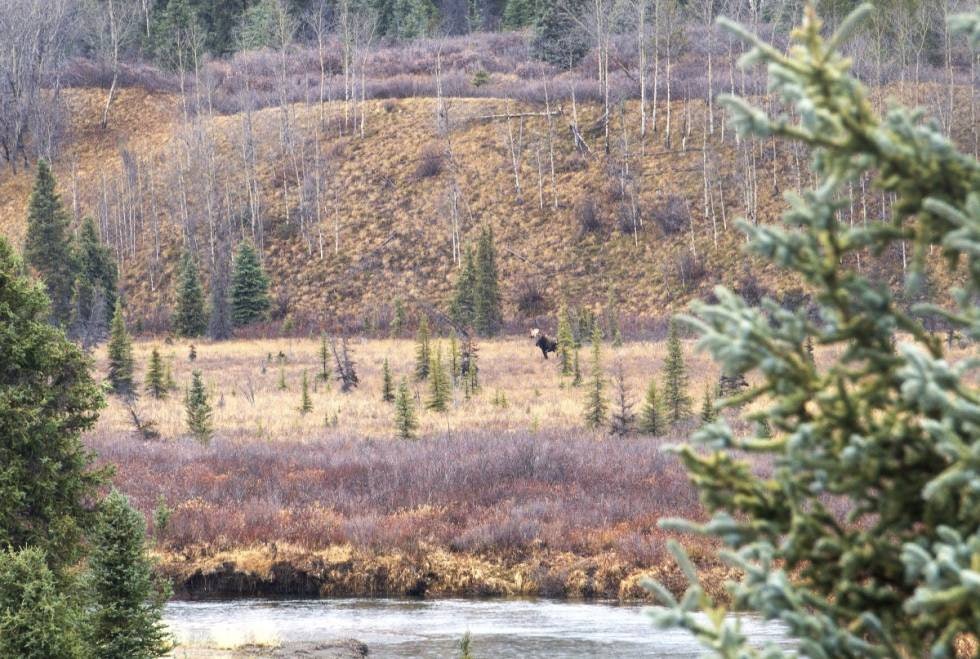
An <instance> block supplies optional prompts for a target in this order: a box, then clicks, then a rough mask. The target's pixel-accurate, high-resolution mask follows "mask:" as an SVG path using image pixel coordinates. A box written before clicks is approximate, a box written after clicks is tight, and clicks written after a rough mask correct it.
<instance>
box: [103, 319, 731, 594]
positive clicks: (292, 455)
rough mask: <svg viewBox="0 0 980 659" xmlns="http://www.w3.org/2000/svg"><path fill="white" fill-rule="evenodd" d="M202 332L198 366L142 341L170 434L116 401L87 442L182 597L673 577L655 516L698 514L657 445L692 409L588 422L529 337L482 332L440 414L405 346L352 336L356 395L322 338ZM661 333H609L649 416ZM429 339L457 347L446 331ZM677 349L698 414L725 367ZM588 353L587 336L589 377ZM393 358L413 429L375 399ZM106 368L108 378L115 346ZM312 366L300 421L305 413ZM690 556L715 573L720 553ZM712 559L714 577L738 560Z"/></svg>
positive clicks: (596, 586)
mask: <svg viewBox="0 0 980 659" xmlns="http://www.w3.org/2000/svg"><path fill="white" fill-rule="evenodd" d="M194 345H195V352H196V358H195V359H194V360H193V361H191V360H190V359H189V353H190V343H189V342H187V341H178V342H174V343H165V342H163V341H155V342H145V341H144V342H137V343H136V344H135V346H134V353H135V357H136V363H137V365H138V370H137V381H138V382H139V383H140V384H141V385H142V384H143V382H144V381H145V377H144V376H145V368H146V364H147V362H148V359H149V354H150V351H151V350H152V349H153V347H156V348H158V349H159V350H160V352H161V355H162V356H163V358H164V361H165V362H166V363H168V364H169V366H170V370H171V374H172V377H173V380H174V382H175V384H176V389H175V390H174V391H171V392H170V394H169V395H168V396H167V397H166V398H165V399H162V400H155V399H153V398H151V397H150V396H149V395H148V394H146V393H143V394H142V395H141V397H140V399H139V401H138V402H137V403H136V405H135V409H136V411H137V414H138V415H139V417H140V418H141V419H142V421H143V422H146V421H151V422H152V423H153V424H154V425H155V429H156V430H157V431H158V432H159V433H160V437H159V439H157V440H153V441H144V440H143V439H141V438H139V436H138V435H137V433H136V432H135V430H134V426H133V421H132V417H131V415H130V411H129V409H128V408H127V406H126V405H125V404H124V403H123V402H122V401H121V400H120V399H118V398H115V397H110V398H109V401H108V408H107V409H106V410H104V411H103V413H102V415H101V417H100V419H99V421H98V425H97V426H96V428H95V429H94V430H93V431H92V432H91V433H90V434H89V435H88V437H87V442H88V444H89V446H90V447H92V448H93V449H95V450H96V451H97V452H98V454H99V456H100V459H101V460H103V461H105V462H108V463H112V464H115V465H117V466H118V469H117V476H116V479H115V482H116V485H117V487H119V488H120V489H122V490H123V491H124V492H126V493H127V494H128V495H129V496H130V497H131V499H132V500H133V502H134V504H135V505H137V507H139V508H140V509H141V510H142V511H143V513H144V514H145V515H146V516H147V519H148V520H149V521H150V526H151V532H152V534H153V536H154V538H155V539H156V547H157V552H158V553H159V557H160V558H161V566H162V569H163V570H164V571H165V572H166V573H167V574H169V575H170V576H172V577H173V578H174V579H175V581H176V582H177V584H178V592H181V589H182V588H183V589H185V590H186V591H188V592H193V593H196V592H200V591H201V590H205V591H209V592H211V591H220V592H227V591H228V590H229V589H230V590H233V591H235V592H244V593H255V592H262V593H265V592H282V590H283V589H285V590H286V591H288V592H296V591H299V592H302V593H306V594H312V593H316V594H358V595H360V594H418V593H419V592H427V593H431V594H547V595H554V596H604V597H618V596H621V597H630V598H632V597H640V596H642V595H643V591H642V589H640V588H639V586H638V580H639V576H640V574H641V573H643V572H644V571H649V570H651V569H658V570H664V571H673V567H671V565H670V562H669V560H668V559H667V557H666V555H665V552H664V540H665V534H664V532H662V531H660V530H658V529H657V528H656V521H657V519H659V518H660V517H662V516H665V515H688V516H697V515H698V514H699V505H698V502H697V497H696V495H695V493H694V491H693V488H691V487H690V486H689V484H688V482H687V479H686V476H685V475H684V472H683V470H682V469H681V467H680V465H679V463H678V461H677V460H676V459H675V458H674V457H673V456H671V455H670V454H669V453H667V452H665V451H664V450H663V448H664V446H665V445H667V444H670V443H672V442H676V441H679V440H680V439H682V438H683V437H684V436H685V435H686V434H687V433H688V431H689V430H690V429H691V428H693V427H694V423H695V420H694V419H693V418H692V420H691V421H690V422H689V423H686V424H682V426H680V427H677V428H675V429H673V430H672V431H671V432H670V433H668V434H667V435H666V436H664V437H648V436H643V435H635V436H632V437H629V438H626V439H614V438H611V437H610V436H609V434H608V432H607V431H606V430H605V429H600V430H598V431H592V430H588V429H587V428H586V427H585V423H584V418H583V413H584V400H585V387H584V386H580V387H573V386H572V385H571V378H564V379H563V378H561V377H560V375H559V371H558V363H557V360H556V359H555V358H554V355H552V356H551V359H549V360H547V361H546V360H544V359H543V358H542V356H541V353H540V351H539V350H538V349H537V348H535V347H534V345H533V343H532V341H531V340H530V339H528V338H508V339H502V340H496V341H486V342H483V343H480V344H479V353H478V354H479V362H478V363H479V379H480V389H479V391H478V392H477V394H476V395H474V396H472V397H471V398H469V399H467V398H466V397H465V395H464V392H463V389H462V388H456V389H455V390H454V402H453V403H452V404H451V406H450V408H449V410H448V411H447V412H446V413H436V412H432V411H428V410H426V409H425V401H426V399H427V398H428V395H429V394H428V387H429V385H428V383H427V382H416V381H415V380H414V378H413V374H414V364H415V344H414V342H413V341H411V340H407V339H404V340H402V339H397V340H361V339H353V340H352V341H351V343H350V349H351V353H352V358H353V359H354V361H355V362H356V368H357V373H358V375H359V378H360V386H359V387H358V388H357V389H355V390H354V391H352V392H351V393H348V394H344V393H341V392H340V388H339V385H338V383H337V382H335V381H331V382H327V383H324V382H322V381H319V380H318V379H317V377H316V376H317V374H318V373H319V372H320V370H321V365H320V356H319V351H320V342H319V340H315V339H285V338H283V339H266V340H254V341H246V340H236V341H231V342H223V343H208V342H203V341H202V342H195V344H194ZM665 346H666V344H665V343H652V342H629V343H626V344H624V345H622V346H620V347H613V346H611V345H608V344H607V345H605V346H603V369H604V371H605V372H606V374H607V397H608V399H609V401H610V403H611V404H612V402H613V401H612V399H613V397H614V396H613V394H614V391H613V379H612V377H611V374H612V373H613V372H614V370H616V369H617V368H618V365H620V364H621V365H622V368H623V371H624V375H625V382H626V385H627V388H628V390H629V397H630V399H631V400H632V402H633V403H634V408H633V409H634V412H636V413H639V411H640V409H641V407H642V398H643V394H644V392H645V389H646V386H647V384H648V382H649V380H650V378H651V376H653V375H654V374H657V373H659V371H660V369H661V366H662V363H663V360H664V357H665ZM436 347H439V348H441V349H442V350H443V351H444V357H445V353H448V350H449V343H448V341H445V340H434V341H433V348H434V349H435V348H436ZM685 352H686V353H687V362H688V368H689V372H690V379H691V395H692V398H693V399H694V401H693V403H694V404H693V407H694V408H695V410H696V409H697V407H698V404H699V397H700V395H701V394H702V392H703V390H704V387H705V384H706V383H714V382H716V381H717V376H718V373H717V369H716V367H715V366H714V365H713V364H711V363H710V362H709V360H708V359H707V358H706V357H705V356H703V355H696V354H694V353H693V346H692V345H691V344H686V345H685ZM280 353H282V355H283V357H279V355H280ZM590 355H591V352H590V348H589V346H583V348H582V349H581V354H580V360H581V368H582V371H583V379H584V380H585V381H587V378H588V372H589V359H590ZM386 358H387V359H388V360H389V363H390V367H391V370H392V374H393V376H394V379H395V382H396V383H397V382H398V381H399V380H400V379H401V378H402V377H405V378H407V379H408V381H409V382H410V383H411V388H412V392H413V394H414V396H415V405H416V412H417V414H418V418H419V422H420V428H419V438H418V439H416V440H400V439H397V438H396V432H395V426H394V406H393V405H392V404H389V403H384V402H382V400H381V382H382V375H381V368H382V363H383V361H384V360H385V359H386ZM96 361H97V363H98V366H99V368H100V370H102V371H103V372H104V370H105V367H106V361H105V354H104V351H103V350H100V351H99V352H98V353H96ZM192 370H200V371H201V372H202V374H203V377H204V380H205V382H206V384H207V387H208V390H209V393H210V399H211V403H212V405H213V409H214V412H213V423H214V430H215V433H214V438H213V439H212V440H211V442H210V443H209V444H208V445H202V444H201V443H199V442H197V441H195V440H194V439H193V438H192V437H191V436H190V435H189V433H188V432H187V428H186V424H185V412H184V406H183V391H184V389H185V388H186V387H187V385H188V383H189V380H190V374H191V371H192ZM304 372H305V373H306V374H307V377H308V382H309V387H310V396H311V398H312V403H313V411H312V412H310V413H308V414H302V413H301V412H300V411H299V407H300V400H301V383H302V379H303V373H304ZM332 374H333V370H332V365H331V375H332ZM283 383H285V389H283V388H282V384H283ZM161 501H163V502H165V507H166V509H168V510H169V512H170V518H169V520H168V521H167V524H166V528H165V529H163V530H161V529H158V528H156V522H157V520H158V518H156V517H155V515H154V511H155V509H157V508H158V507H159V505H160V503H161ZM694 551H695V554H696V555H697V556H700V557H702V558H703V559H704V561H705V562H706V563H705V566H706V568H707V569H709V570H710V569H712V565H714V563H715V562H714V559H713V557H712V556H711V555H710V554H711V549H710V548H707V549H706V548H705V547H703V546H702V547H700V548H695V549H694ZM284 565H285V566H288V572H289V574H290V577H289V579H284V577H283V574H282V572H283V566H284ZM276 566H279V567H276ZM337 566H341V568H342V569H341V568H338V567H337ZM715 569H716V574H717V575H718V577H719V578H718V584H717V585H718V586H720V581H721V575H723V574H727V570H726V569H725V568H723V567H721V566H715ZM297 573H300V574H302V575H303V576H302V577H301V578H300V577H297V576H296V574H297ZM662 576H663V575H662ZM674 576H675V577H676V579H677V581H676V583H677V585H678V588H680V587H681V586H682V584H683V581H682V580H681V579H680V575H679V574H677V575H674ZM663 578H665V579H667V580H668V581H670V580H671V578H672V577H671V575H669V574H668V575H666V576H663ZM181 584H183V586H182V585H181Z"/></svg>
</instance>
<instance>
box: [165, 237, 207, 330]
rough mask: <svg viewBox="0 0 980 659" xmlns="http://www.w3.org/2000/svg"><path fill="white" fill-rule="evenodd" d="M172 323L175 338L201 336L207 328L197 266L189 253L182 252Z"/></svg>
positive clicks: (202, 292)
mask: <svg viewBox="0 0 980 659" xmlns="http://www.w3.org/2000/svg"><path fill="white" fill-rule="evenodd" d="M173 322H174V332H175V333H176V334H177V336H187V337H193V336H201V335H202V334H204V332H205V331H207V328H208V319H207V314H206V313H205V311H204V291H203V290H202V288H201V280H200V278H199V277H198V274H197V265H196V264H195V263H194V258H193V257H192V256H191V254H190V252H184V254H183V256H181V259H180V272H179V274H178V279H177V307H176V309H175V310H174V321H173Z"/></svg>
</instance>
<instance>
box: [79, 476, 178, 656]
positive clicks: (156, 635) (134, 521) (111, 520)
mask: <svg viewBox="0 0 980 659" xmlns="http://www.w3.org/2000/svg"><path fill="white" fill-rule="evenodd" d="M145 544H146V522H144V520H143V516H142V515H141V514H140V513H138V512H137V511H135V510H133V508H132V507H131V506H130V505H129V502H128V501H127V500H126V498H125V497H124V496H123V495H122V494H120V493H119V492H117V491H116V490H113V491H112V492H111V493H110V494H109V496H108V497H106V498H105V500H104V501H103V502H102V505H101V506H100V511H99V516H98V523H97V524H96V527H95V531H94V533H93V534H92V552H91V557H90V558H89V570H90V574H89V581H90V587H91V589H92V594H93V603H94V607H95V608H94V611H92V623H91V624H92V649H93V651H94V655H95V656H98V657H101V658H105V659H152V658H153V657H162V656H165V655H167V654H169V652H170V651H171V650H172V649H173V642H172V640H171V638H170V634H169V633H168V631H167V627H166V625H165V624H164V623H163V620H162V617H163V606H164V604H165V602H166V600H167V597H168V595H169V592H168V590H169V589H168V588H167V587H166V586H165V585H164V583H163V582H162V581H160V580H158V579H156V578H154V576H153V570H152V566H151V564H150V561H149V559H148V558H147V555H146V546H145Z"/></svg>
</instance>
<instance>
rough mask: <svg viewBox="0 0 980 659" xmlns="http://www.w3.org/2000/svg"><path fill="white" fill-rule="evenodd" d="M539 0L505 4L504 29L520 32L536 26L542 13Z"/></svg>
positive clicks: (514, 1)
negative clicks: (530, 26)
mask: <svg viewBox="0 0 980 659" xmlns="http://www.w3.org/2000/svg"><path fill="white" fill-rule="evenodd" d="M540 4H541V3H539V2H538V0H507V2H506V4H504V16H503V27H504V28H506V29H508V30H519V29H521V28H524V27H528V26H529V25H534V23H535V21H537V20H538V15H539V12H540Z"/></svg>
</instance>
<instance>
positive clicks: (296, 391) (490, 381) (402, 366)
mask: <svg viewBox="0 0 980 659" xmlns="http://www.w3.org/2000/svg"><path fill="white" fill-rule="evenodd" d="M190 343H191V342H189V341H177V342H175V343H173V344H166V343H164V342H162V341H157V342H138V343H137V344H136V345H135V348H134V355H135V358H136V363H137V365H138V372H137V380H138V381H139V382H140V384H141V386H142V384H143V382H144V380H145V368H146V364H147V362H148V360H149V353H150V351H151V350H152V349H153V347H154V346H155V347H157V348H158V349H159V350H160V353H161V356H163V358H164V360H165V361H169V363H170V364H171V369H172V374H173V377H174V379H175V381H176V382H177V384H178V387H179V389H180V390H179V391H175V392H171V393H170V395H169V396H168V397H167V398H166V399H163V400H154V399H152V398H151V397H150V396H148V395H146V394H143V396H142V398H141V399H140V401H139V403H138V404H137V408H138V409H139V411H140V413H141V415H143V416H144V417H145V418H146V419H149V420H152V421H154V422H155V423H156V424H157V429H158V430H159V431H160V432H161V434H162V436H163V437H164V438H166V439H172V438H177V437H181V436H184V435H185V434H186V432H187V429H186V423H185V418H184V405H183V390H184V388H185V387H186V386H187V384H188V383H189V381H190V374H191V371H192V370H200V371H201V372H202V374H203V376H204V380H205V382H206V383H207V386H208V389H209V391H210V393H211V403H212V406H213V408H214V427H215V432H216V435H218V436H222V437H228V438H236V439H249V440H251V439H255V440H263V441H277V440H293V441H295V440H305V439H312V438H322V437H326V436H330V435H331V434H342V435H343V436H347V437H351V436H353V437H361V438H379V437H381V438H383V437H392V436H394V416H393V414H394V412H393V407H392V406H391V405H388V404H385V403H383V402H382V401H381V380H382V378H381V368H382V363H383V361H384V360H385V359H388V360H389V364H390V366H391V370H392V373H393V375H394V378H395V381H396V383H397V381H398V380H399V379H400V378H401V377H405V378H407V379H408V382H409V383H410V384H411V387H412V391H413V392H414V393H415V395H416V399H417V401H418V403H419V405H418V406H417V412H418V414H419V420H420V424H421V425H420V434H421V435H423V436H425V435H439V434H445V433H447V432H449V433H451V432H458V431H465V430H481V429H490V430H493V431H495V432H500V433H518V432H519V433H528V432H530V433H535V432H537V431H539V430H543V429H581V430H583V431H584V422H583V412H584V398H585V391H584V387H572V386H571V381H570V378H564V379H562V378H561V377H560V376H559V372H558V362H557V361H556V360H555V358H554V356H553V355H552V357H551V359H549V360H547V361H546V360H544V359H542V357H541V352H540V351H539V350H538V349H537V348H535V347H534V345H533V343H532V341H531V340H530V339H516V338H514V339H505V340H495V341H488V342H485V343H482V344H479V368H480V370H479V377H480V385H481V390H480V391H479V392H478V393H477V395H475V396H474V397H473V399H472V400H469V401H467V400H465V398H464V394H463V391H462V389H461V388H458V389H457V390H456V391H455V393H454V398H455V404H454V405H452V406H451V407H450V410H449V411H448V412H447V413H437V412H431V411H427V410H425V407H424V405H425V402H426V400H427V399H428V398H429V384H428V382H424V381H423V382H416V381H415V379H414V377H413V375H414V369H415V344H414V342H413V341H410V340H359V339H354V340H352V341H351V343H350V348H351V352H352V356H353V359H354V360H355V362H356V368H357V373H358V376H359V377H360V381H361V382H360V386H359V387H358V388H357V389H355V390H354V391H353V392H351V393H348V394H344V393H341V392H340V388H339V386H338V383H337V382H335V381H333V364H332V363H330V364H329V365H328V367H329V368H330V374H331V382H329V383H327V385H326V386H324V383H323V382H321V381H318V379H317V375H318V374H319V373H320V370H321V366H320V358H319V350H320V342H319V341H318V340H311V339H268V340H254V341H246V340H236V341H228V342H219V343H209V342H196V341H195V342H193V343H194V345H195V349H196V352H197V359H196V360H195V361H193V362H192V361H190V360H189V359H188V355H189V345H190ZM433 346H434V348H438V349H441V350H442V351H443V355H444V360H443V361H444V363H448V351H449V341H448V340H436V341H435V342H434V343H433ZM603 351H604V352H603V367H604V369H605V371H606V373H607V374H611V373H612V372H613V370H614V369H615V365H616V364H622V367H623V370H624V373H625V376H626V383H627V387H628V389H629V391H630V392H631V398H632V400H633V402H634V403H635V405H634V412H636V413H638V412H639V411H640V408H641V404H642V399H643V395H644V393H645V391H646V387H647V385H648V383H649V381H650V379H651V378H652V377H654V376H655V375H657V374H658V373H659V371H660V369H661V366H662V364H663V358H664V354H665V344H663V343H657V342H629V343H626V344H624V345H623V346H621V347H612V346H610V345H606V346H604V348H603ZM280 352H282V353H283V354H284V355H285V357H286V359H285V361H284V362H283V363H282V364H280V363H279V360H278V358H277V356H278V354H279V353H280ZM687 352H688V354H689V369H690V375H691V395H692V398H694V400H695V404H697V402H699V401H700V397H701V396H702V393H703V391H704V386H705V385H706V384H711V385H714V383H715V382H717V378H718V368H717V367H716V366H715V365H714V364H713V363H711V361H710V359H709V358H708V357H707V356H705V355H701V354H697V355H695V354H692V349H691V347H690V345H689V346H688V349H687ZM270 356H271V360H270ZM96 357H97V360H98V363H99V365H100V370H102V371H103V372H104V370H105V363H104V362H105V350H104V348H101V349H100V350H99V351H98V352H97V354H96ZM589 359H590V348H589V347H588V346H584V347H583V348H582V349H581V351H580V362H581V368H582V371H583V379H585V378H587V377H588V368H589V362H588V360H589ZM304 371H305V372H306V373H307V376H308V380H309V387H310V395H311V398H312V400H313V411H312V412H311V413H309V414H305V415H304V414H302V413H300V411H299V405H300V397H301V393H300V392H301V383H302V377H303V372H304ZM281 378H282V379H284V380H285V383H286V387H287V388H286V389H285V390H282V389H280V379H281ZM607 392H608V393H609V394H610V398H611V394H612V393H613V389H612V382H611V381H610V382H608V383H607ZM498 394H500V395H502V397H503V398H505V399H506V405H504V406H502V405H500V404H497V403H495V402H494V400H495V399H496V398H497V397H498ZM253 400H254V402H253ZM130 429H132V421H131V419H130V417H129V413H128V411H127V410H126V408H125V406H124V405H123V403H122V402H121V401H120V400H119V399H118V398H115V397H112V398H110V400H109V406H108V409H107V410H105V411H104V412H103V413H102V415H101V417H100V419H99V422H98V425H97V427H96V429H95V432H96V433H119V432H125V431H128V430H130Z"/></svg>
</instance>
